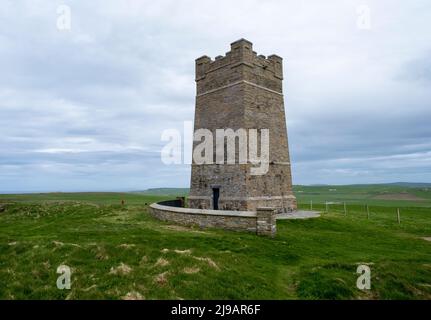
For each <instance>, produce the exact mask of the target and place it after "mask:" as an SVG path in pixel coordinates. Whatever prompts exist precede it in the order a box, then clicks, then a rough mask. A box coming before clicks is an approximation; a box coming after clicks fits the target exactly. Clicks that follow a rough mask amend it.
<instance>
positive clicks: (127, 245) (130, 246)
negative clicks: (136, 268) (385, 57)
mask: <svg viewBox="0 0 431 320" xmlns="http://www.w3.org/2000/svg"><path fill="white" fill-rule="evenodd" d="M134 247H136V244H129V243H123V244H120V245H119V246H118V248H122V249H131V248H134Z"/></svg>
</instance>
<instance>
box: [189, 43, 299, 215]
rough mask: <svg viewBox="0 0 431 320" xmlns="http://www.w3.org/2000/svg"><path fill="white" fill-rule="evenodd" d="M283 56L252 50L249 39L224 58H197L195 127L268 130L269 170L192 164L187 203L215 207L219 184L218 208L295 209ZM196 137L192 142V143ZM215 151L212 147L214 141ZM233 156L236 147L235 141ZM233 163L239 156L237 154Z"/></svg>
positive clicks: (227, 165)
mask: <svg viewBox="0 0 431 320" xmlns="http://www.w3.org/2000/svg"><path fill="white" fill-rule="evenodd" d="M282 61H283V59H282V58H281V57H279V56H277V55H271V56H269V57H265V56H262V55H257V53H256V52H254V51H253V44H252V43H251V42H250V41H247V40H245V39H241V40H238V41H235V42H234V43H232V44H231V50H230V51H229V52H227V53H226V55H225V56H218V57H216V58H215V59H214V60H211V58H209V57H207V56H203V57H201V58H198V59H197V60H196V88H197V92H196V109H195V121H194V126H195V127H194V129H195V130H198V129H208V130H210V131H211V132H212V133H213V135H214V136H215V131H216V129H226V128H230V129H233V130H237V129H239V128H244V129H246V130H247V129H269V138H270V150H269V162H270V163H269V171H268V173H267V174H265V175H260V176H252V175H250V168H251V167H252V166H254V165H253V164H251V163H250V162H249V163H246V164H239V163H236V164H196V163H193V164H192V174H191V185H190V196H189V206H190V207H191V208H197V209H212V208H214V201H213V190H212V188H219V192H220V195H219V202H218V206H219V209H221V210H241V211H246V210H253V211H255V210H256V209H257V208H258V207H261V206H264V207H274V208H276V209H277V210H278V211H279V212H286V211H292V210H295V209H296V208H297V204H296V199H295V196H294V194H293V192H292V176H291V166H290V156H289V148H288V138H287V128H286V117H285V112H284V97H283V85H282V81H283V64H282ZM199 143H200V141H195V142H194V146H193V150H194V149H195V146H196V145H197V144H199ZM213 145H214V155H215V146H216V143H215V141H214V143H213ZM235 149H236V154H237V155H238V145H237V143H236V148H235ZM236 161H238V156H237V158H236Z"/></svg>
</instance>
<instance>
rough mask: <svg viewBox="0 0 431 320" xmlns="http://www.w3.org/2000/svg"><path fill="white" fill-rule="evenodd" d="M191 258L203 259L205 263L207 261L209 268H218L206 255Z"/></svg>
mask: <svg viewBox="0 0 431 320" xmlns="http://www.w3.org/2000/svg"><path fill="white" fill-rule="evenodd" d="M193 258H195V259H196V260H199V261H205V262H206V263H208V265H209V266H210V267H211V268H214V269H216V270H220V268H219V266H218V265H217V264H216V263H215V262H214V260H212V259H211V258H208V257H193Z"/></svg>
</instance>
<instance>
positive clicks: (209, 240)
mask: <svg viewBox="0 0 431 320" xmlns="http://www.w3.org/2000/svg"><path fill="white" fill-rule="evenodd" d="M387 188H388V189H382V186H344V187H332V186H318V187H302V186H295V192H296V195H297V197H298V200H299V207H300V208H308V206H309V201H310V200H313V203H314V208H317V209H321V210H324V209H325V205H324V203H325V202H326V201H331V202H344V201H345V202H347V203H348V211H347V214H344V208H343V205H342V204H331V205H329V213H323V214H322V217H320V218H317V219H311V220H302V221H301V220H283V221H278V222H277V229H278V230H277V236H276V238H275V239H269V238H261V237H257V236H255V235H253V234H246V233H240V232H229V231H223V230H200V229H198V228H185V227H179V226H175V225H172V224H169V223H163V222H160V221H158V220H155V219H153V218H152V217H151V216H149V214H148V212H147V208H148V206H147V205H146V204H149V203H152V202H155V201H159V200H162V199H170V198H172V196H168V195H163V191H161V190H159V191H158V194H157V195H148V194H142V193H50V194H25V195H0V208H2V207H3V208H4V211H3V212H0V284H1V285H0V299H177V298H182V299H431V242H430V241H428V240H426V239H428V238H429V237H431V208H430V202H431V197H430V193H429V191H427V190H425V188H410V187H409V188H406V187H403V186H388V187H387ZM330 189H332V190H331V191H330ZM333 189H337V190H333ZM300 191H302V192H300ZM406 193H407V194H412V195H413V196H416V197H418V198H420V199H417V198H414V199H415V200H382V199H376V198H375V197H376V196H377V197H379V196H381V195H387V194H389V195H390V197H392V196H393V195H394V194H401V195H402V197H403V198H409V197H410V196H408V195H406ZM422 199H425V200H422ZM122 200H124V202H125V205H124V206H123V205H121V201H122ZM365 204H368V205H369V208H370V216H369V219H368V217H367V214H366V210H365ZM398 207H399V208H401V210H400V213H401V224H398V222H397V216H396V209H397V208H398ZM61 264H65V265H68V266H70V267H71V269H72V286H71V289H70V290H59V289H57V287H56V280H57V277H58V276H59V275H58V274H57V273H56V269H57V267H58V266H59V265H61ZM359 264H367V265H369V266H370V268H371V272H372V274H371V286H372V287H371V290H369V291H362V290H359V289H357V288H356V280H357V277H358V276H359V275H358V274H356V268H357V266H358V265H359Z"/></svg>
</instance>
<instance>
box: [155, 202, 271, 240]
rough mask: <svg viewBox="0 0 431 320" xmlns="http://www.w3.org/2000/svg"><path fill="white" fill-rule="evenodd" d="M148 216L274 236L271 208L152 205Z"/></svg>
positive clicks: (180, 222) (191, 224)
mask: <svg viewBox="0 0 431 320" xmlns="http://www.w3.org/2000/svg"><path fill="white" fill-rule="evenodd" d="M149 212H150V214H151V215H152V216H153V217H155V218H157V219H159V220H162V221H169V222H174V223H176V224H179V225H184V226H198V227H200V228H219V229H225V230H232V231H246V232H252V233H256V234H257V235H262V236H271V237H273V236H275V234H276V220H275V211H274V209H271V208H263V209H258V210H257V212H253V211H224V210H201V209H190V208H177V207H170V206H165V205H160V204H157V203H153V204H152V205H151V206H150V208H149Z"/></svg>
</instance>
